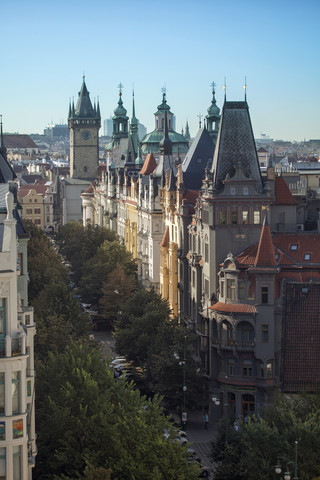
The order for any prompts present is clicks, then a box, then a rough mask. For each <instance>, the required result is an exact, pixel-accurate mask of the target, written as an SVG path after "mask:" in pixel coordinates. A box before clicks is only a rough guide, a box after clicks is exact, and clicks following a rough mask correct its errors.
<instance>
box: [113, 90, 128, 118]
mask: <svg viewBox="0 0 320 480" xmlns="http://www.w3.org/2000/svg"><path fill="white" fill-rule="evenodd" d="M113 113H114V117H113V119H114V118H115V117H122V118H123V117H124V118H129V117H127V110H126V109H125V108H124V106H123V101H122V98H121V93H120V95H119V102H118V106H117V108H116V109H115V110H114V112H113Z"/></svg>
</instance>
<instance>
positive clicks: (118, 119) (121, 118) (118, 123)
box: [112, 83, 129, 143]
mask: <svg viewBox="0 0 320 480" xmlns="http://www.w3.org/2000/svg"><path fill="white" fill-rule="evenodd" d="M122 88H123V85H122V84H121V83H120V84H119V100H118V106H117V108H116V109H115V110H114V116H113V117H112V120H113V136H112V138H113V140H114V141H115V142H116V143H118V142H120V139H121V138H127V137H128V120H129V117H127V110H126V109H125V108H124V106H123V101H122Z"/></svg>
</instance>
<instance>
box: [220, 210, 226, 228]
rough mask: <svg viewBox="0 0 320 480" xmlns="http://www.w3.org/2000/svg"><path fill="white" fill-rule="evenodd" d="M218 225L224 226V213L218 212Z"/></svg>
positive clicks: (223, 211)
mask: <svg viewBox="0 0 320 480" xmlns="http://www.w3.org/2000/svg"><path fill="white" fill-rule="evenodd" d="M219 223H220V225H225V223H226V211H225V210H220V211H219Z"/></svg>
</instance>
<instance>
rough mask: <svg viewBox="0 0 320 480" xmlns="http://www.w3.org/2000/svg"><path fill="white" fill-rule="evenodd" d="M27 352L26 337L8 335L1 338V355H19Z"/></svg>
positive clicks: (7, 356)
mask: <svg viewBox="0 0 320 480" xmlns="http://www.w3.org/2000/svg"><path fill="white" fill-rule="evenodd" d="M25 353H26V342H25V337H21V338H11V337H9V336H7V337H6V338H3V339H0V357H1V358H3V357H6V358H9V357H15V356H17V355H25Z"/></svg>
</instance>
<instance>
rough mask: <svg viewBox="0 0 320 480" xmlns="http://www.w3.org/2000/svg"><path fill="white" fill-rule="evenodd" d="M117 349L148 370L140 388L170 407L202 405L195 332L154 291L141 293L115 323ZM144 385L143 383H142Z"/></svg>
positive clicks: (132, 300) (131, 301)
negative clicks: (184, 387)
mask: <svg viewBox="0 0 320 480" xmlns="http://www.w3.org/2000/svg"><path fill="white" fill-rule="evenodd" d="M114 336H115V340H116V350H117V351H118V352H119V353H120V354H124V355H126V357H127V358H128V360H132V361H133V362H134V364H135V365H136V366H138V367H141V368H142V369H143V371H144V375H143V377H142V379H141V378H140V380H139V386H140V387H142V388H143V390H144V391H146V392H149V393H151V392H157V393H159V394H161V395H163V397H164V400H165V404H166V406H167V407H168V408H176V407H177V406H178V407H179V408H180V407H182V405H183V401H184V395H183V389H182V387H183V383H184V377H185V379H186V382H185V383H186V386H187V389H188V393H187V395H185V398H186V401H187V405H189V406H191V405H195V406H198V407H199V406H201V401H202V381H201V378H200V376H198V375H197V369H198V364H197V363H196V362H195V360H194V358H193V356H192V355H191V354H189V351H190V349H191V347H192V343H193V341H194V336H193V335H192V333H191V332H190V331H189V330H188V329H186V328H184V327H182V326H181V325H179V322H178V320H177V319H176V318H174V317H172V315H171V312H170V309H169V306H168V303H167V301H166V300H164V299H163V298H162V297H161V296H160V295H157V294H156V293H155V292H154V291H152V290H151V291H145V290H139V291H137V292H136V293H135V294H134V295H133V296H132V297H131V298H130V299H129V300H128V301H127V302H126V303H125V305H124V308H123V312H122V315H120V316H118V318H117V320H116V321H115V332H114ZM141 382H142V383H141Z"/></svg>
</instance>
